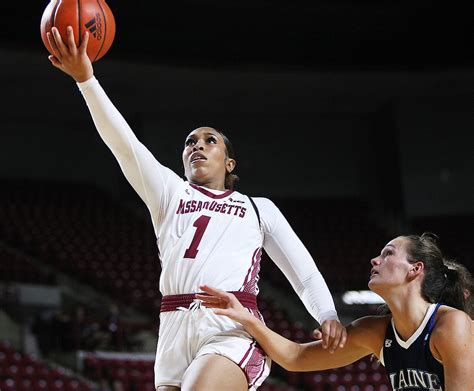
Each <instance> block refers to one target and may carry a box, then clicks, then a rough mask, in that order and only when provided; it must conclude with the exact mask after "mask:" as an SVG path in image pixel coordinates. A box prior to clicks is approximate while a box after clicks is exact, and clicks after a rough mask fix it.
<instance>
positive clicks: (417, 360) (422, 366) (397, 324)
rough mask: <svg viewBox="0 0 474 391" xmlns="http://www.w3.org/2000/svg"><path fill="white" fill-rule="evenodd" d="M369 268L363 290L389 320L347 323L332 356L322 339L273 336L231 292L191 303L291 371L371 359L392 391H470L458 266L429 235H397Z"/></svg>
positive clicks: (470, 358)
mask: <svg viewBox="0 0 474 391" xmlns="http://www.w3.org/2000/svg"><path fill="white" fill-rule="evenodd" d="M371 262H372V271H371V275H370V281H369V288H370V289H371V290H372V291H374V292H375V293H377V294H378V295H380V296H381V297H382V298H383V299H384V300H385V302H386V305H387V308H388V310H389V312H390V314H388V315H382V316H367V317H363V318H360V319H357V320H355V321H353V322H352V323H351V324H350V325H349V326H348V327H347V342H346V345H345V346H344V347H343V348H342V349H338V350H337V351H335V352H333V354H331V352H332V349H331V350H330V351H328V350H323V349H322V348H321V342H320V341H318V342H311V343H306V344H298V343H295V342H292V341H289V340H288V339H286V338H284V337H282V336H280V335H279V334H277V333H274V332H273V331H271V330H270V329H268V328H267V327H266V326H264V325H263V323H262V322H260V321H259V320H258V319H256V318H255V317H254V316H252V315H251V314H249V312H248V311H246V310H245V309H244V308H243V307H242V306H241V305H240V304H239V303H238V302H237V301H236V300H235V298H234V297H233V296H232V295H231V294H229V293H226V292H222V291H220V290H216V289H214V288H211V287H208V286H203V287H201V288H202V290H203V291H205V292H207V293H208V294H209V295H211V296H210V297H208V296H204V295H198V296H197V297H198V298H199V299H201V300H203V304H204V305H206V306H208V307H213V308H215V310H214V311H215V313H217V314H220V315H227V316H228V317H230V318H232V319H234V320H236V321H238V322H240V323H241V324H242V325H244V327H245V329H246V330H247V331H248V332H249V333H250V334H251V335H252V336H253V337H254V338H255V339H256V340H257V341H258V343H259V344H260V345H261V346H262V347H263V349H264V350H265V351H266V352H267V354H268V355H269V356H270V357H271V358H272V359H273V360H275V362H277V363H278V364H280V365H281V366H283V367H284V368H286V369H287V370H289V371H315V370H324V369H329V368H336V367H341V366H344V365H348V364H350V363H353V362H354V361H357V360H359V359H360V358H362V357H364V356H367V355H370V354H374V355H375V356H376V357H377V358H378V359H379V360H380V361H381V362H382V364H383V365H384V366H385V369H386V371H387V374H388V377H389V379H390V383H391V385H392V388H393V390H395V391H402V390H403V391H472V390H473V389H474V326H473V322H472V321H471V319H470V317H469V316H468V315H467V313H466V312H464V309H465V308H464V307H463V306H464V305H465V304H466V301H465V298H464V292H465V289H466V287H465V286H463V283H465V282H466V280H465V279H463V278H462V276H461V273H460V272H459V268H450V267H449V266H446V265H445V264H444V262H443V256H442V253H441V251H440V249H439V247H438V246H437V244H436V243H435V241H434V239H433V237H432V236H430V235H428V234H423V235H421V236H415V235H410V236H400V237H398V238H396V239H394V240H392V241H390V242H389V243H388V244H387V245H386V246H385V247H384V249H383V250H382V252H381V254H380V255H379V256H377V257H376V258H374V259H372V261H371ZM450 265H452V264H451V263H450ZM471 284H472V281H471ZM471 286H472V285H471ZM461 310H462V311H461ZM316 337H319V335H316Z"/></svg>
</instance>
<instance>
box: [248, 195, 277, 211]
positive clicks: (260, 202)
mask: <svg viewBox="0 0 474 391" xmlns="http://www.w3.org/2000/svg"><path fill="white" fill-rule="evenodd" d="M250 198H252V200H253V201H254V202H255V205H257V208H259V209H262V210H264V209H278V207H277V206H276V205H275V203H274V202H273V201H272V200H270V199H268V198H265V197H250Z"/></svg>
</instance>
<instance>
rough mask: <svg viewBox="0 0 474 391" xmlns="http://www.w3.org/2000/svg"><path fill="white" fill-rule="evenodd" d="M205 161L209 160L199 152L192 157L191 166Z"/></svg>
mask: <svg viewBox="0 0 474 391" xmlns="http://www.w3.org/2000/svg"><path fill="white" fill-rule="evenodd" d="M204 160H207V159H206V157H205V156H204V155H203V154H201V153H199V152H194V153H193V154H192V155H191V159H190V161H191V164H192V163H196V162H201V161H204Z"/></svg>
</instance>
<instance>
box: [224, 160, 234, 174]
mask: <svg viewBox="0 0 474 391" xmlns="http://www.w3.org/2000/svg"><path fill="white" fill-rule="evenodd" d="M235 165H236V161H235V159H232V158H230V157H227V158H226V159H225V170H226V172H227V173H228V174H230V173H231V172H232V171H234V168H235Z"/></svg>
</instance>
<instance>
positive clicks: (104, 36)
mask: <svg viewBox="0 0 474 391" xmlns="http://www.w3.org/2000/svg"><path fill="white" fill-rule="evenodd" d="M97 4H98V5H99V7H100V10H101V11H102V17H103V18H102V19H103V23H104V35H103V37H102V43H101V45H100V48H99V50H98V51H97V54H96V55H95V58H94V61H95V60H96V59H97V57H98V56H99V54H100V52H101V51H102V48H103V47H104V43H105V38H107V17H106V16H105V12H104V10H103V8H102V6H101V5H100V0H97Z"/></svg>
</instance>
